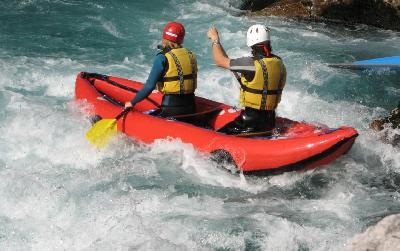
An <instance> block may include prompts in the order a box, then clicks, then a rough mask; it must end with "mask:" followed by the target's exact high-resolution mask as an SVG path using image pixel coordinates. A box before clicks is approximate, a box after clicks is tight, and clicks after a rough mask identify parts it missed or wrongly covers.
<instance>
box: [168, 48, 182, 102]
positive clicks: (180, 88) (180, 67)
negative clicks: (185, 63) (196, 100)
mask: <svg viewBox="0 0 400 251" xmlns="http://www.w3.org/2000/svg"><path fill="white" fill-rule="evenodd" d="M168 53H169V54H171V56H172V59H173V60H174V62H175V65H176V69H177V70H178V78H179V92H180V94H185V83H184V81H185V80H184V76H183V70H182V65H181V63H180V62H179V60H178V57H177V56H176V55H175V54H174V53H173V52H172V51H170V52H168Z"/></svg>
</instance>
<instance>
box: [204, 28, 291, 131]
mask: <svg viewBox="0 0 400 251" xmlns="http://www.w3.org/2000/svg"><path fill="white" fill-rule="evenodd" d="M208 36H209V38H210V39H212V41H213V55H214V60H215V62H216V64H217V65H218V66H220V67H223V68H226V69H229V70H231V71H233V72H234V73H235V76H236V77H237V79H238V81H239V83H240V103H241V105H242V106H243V107H244V110H243V111H242V112H241V114H240V116H238V117H237V118H236V119H235V120H234V121H232V122H231V123H229V124H227V125H226V126H224V127H223V128H222V129H220V131H221V132H224V133H228V134H238V133H248V132H257V131H258V132H263V131H265V132H266V131H270V130H272V129H273V128H274V127H275V116H276V115H275V109H276V108H277V107H278V104H279V102H280V100H281V95H282V90H283V88H284V86H285V82H286V69H285V66H284V64H283V62H282V60H281V58H279V57H278V56H276V55H273V54H271V51H272V49H271V45H270V37H269V30H268V29H267V28H266V27H264V26H263V25H253V26H252V27H250V28H249V30H248V32H247V45H248V46H249V47H251V49H252V53H253V57H242V58H237V59H229V57H228V56H227V55H226V53H225V51H224V49H223V48H222V45H221V44H220V42H219V36H218V32H217V30H216V29H215V28H214V27H212V28H210V30H209V32H208ZM237 73H240V74H241V76H240V77H239V75H238V74H237Z"/></svg>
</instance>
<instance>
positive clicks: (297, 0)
mask: <svg viewBox="0 0 400 251" xmlns="http://www.w3.org/2000/svg"><path fill="white" fill-rule="evenodd" d="M240 7H241V8H242V9H246V10H250V11H252V12H253V14H252V15H267V16H269V15H273V16H286V17H301V18H311V19H313V20H318V19H321V20H333V21H337V20H340V21H342V22H345V23H363V24H368V25H373V26H376V27H381V28H385V29H393V30H400V0H265V1H262V0H245V1H244V2H243V3H242V5H241V6H240Z"/></svg>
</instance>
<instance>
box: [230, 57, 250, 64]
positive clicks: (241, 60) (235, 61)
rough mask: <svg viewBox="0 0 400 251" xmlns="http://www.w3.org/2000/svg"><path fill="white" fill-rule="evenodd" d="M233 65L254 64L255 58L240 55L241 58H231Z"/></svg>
mask: <svg viewBox="0 0 400 251" xmlns="http://www.w3.org/2000/svg"><path fill="white" fill-rule="evenodd" d="M232 65H238V66H239V65H254V58H253V57H249V56H247V57H240V58H232V59H231V66H232Z"/></svg>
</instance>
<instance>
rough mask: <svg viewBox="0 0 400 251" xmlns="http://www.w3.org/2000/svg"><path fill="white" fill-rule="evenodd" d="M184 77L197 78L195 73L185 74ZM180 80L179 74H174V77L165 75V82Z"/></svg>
mask: <svg viewBox="0 0 400 251" xmlns="http://www.w3.org/2000/svg"><path fill="white" fill-rule="evenodd" d="M183 79H185V80H186V79H193V80H194V79H195V75H193V74H187V75H183ZM177 80H179V76H174V77H163V82H172V81H177Z"/></svg>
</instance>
